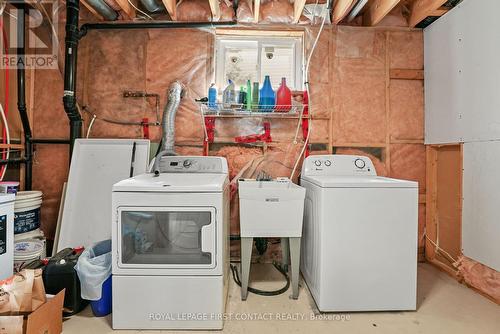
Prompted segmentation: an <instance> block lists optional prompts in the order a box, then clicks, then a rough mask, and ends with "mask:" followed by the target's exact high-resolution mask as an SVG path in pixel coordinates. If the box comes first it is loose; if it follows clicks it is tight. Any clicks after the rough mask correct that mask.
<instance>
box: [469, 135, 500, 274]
mask: <svg viewBox="0 0 500 334" xmlns="http://www.w3.org/2000/svg"><path fill="white" fill-rule="evenodd" d="M463 154H464V174H463V187H464V189H463V190H464V195H463V196H464V200H463V211H462V246H463V253H464V255H465V256H467V257H469V258H471V259H474V260H476V261H479V262H481V263H483V264H485V265H487V266H488V267H490V268H493V269H495V270H497V271H500V242H499V236H500V219H499V211H498V200H499V198H500V174H499V173H498V165H499V164H500V141H488V142H479V143H465V144H464V153H463Z"/></svg>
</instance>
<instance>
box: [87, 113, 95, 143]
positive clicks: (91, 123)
mask: <svg viewBox="0 0 500 334" xmlns="http://www.w3.org/2000/svg"><path fill="white" fill-rule="evenodd" d="M96 118H97V115H94V116H92V120H91V121H90V124H89V128H88V129H87V136H86V138H87V139H88V138H89V137H90V131H91V130H92V126H93V125H94V122H95V120H96Z"/></svg>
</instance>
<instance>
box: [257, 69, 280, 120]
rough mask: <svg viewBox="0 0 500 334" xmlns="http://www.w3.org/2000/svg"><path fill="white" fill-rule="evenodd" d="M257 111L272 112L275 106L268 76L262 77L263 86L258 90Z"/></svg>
mask: <svg viewBox="0 0 500 334" xmlns="http://www.w3.org/2000/svg"><path fill="white" fill-rule="evenodd" d="M259 95H260V96H259V109H260V111H266V112H269V111H273V109H274V105H275V102H276V101H275V94H274V90H273V87H272V86H271V79H270V78H269V75H266V76H265V77H264V84H263V85H262V88H261V89H260V94H259Z"/></svg>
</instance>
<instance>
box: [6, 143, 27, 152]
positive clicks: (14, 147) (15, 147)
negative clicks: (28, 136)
mask: <svg viewBox="0 0 500 334" xmlns="http://www.w3.org/2000/svg"><path fill="white" fill-rule="evenodd" d="M5 148H10V149H12V150H20V151H22V150H24V145H22V144H0V149H5Z"/></svg>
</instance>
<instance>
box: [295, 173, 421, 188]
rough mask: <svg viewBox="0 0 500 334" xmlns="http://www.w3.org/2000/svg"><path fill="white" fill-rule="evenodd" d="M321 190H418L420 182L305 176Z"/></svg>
mask: <svg viewBox="0 0 500 334" xmlns="http://www.w3.org/2000/svg"><path fill="white" fill-rule="evenodd" d="M302 180H304V181H308V182H311V183H313V184H315V185H317V186H319V187H321V188H418V182H414V181H407V180H399V179H391V178H388V177H382V176H325V175H317V176H303V177H302Z"/></svg>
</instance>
